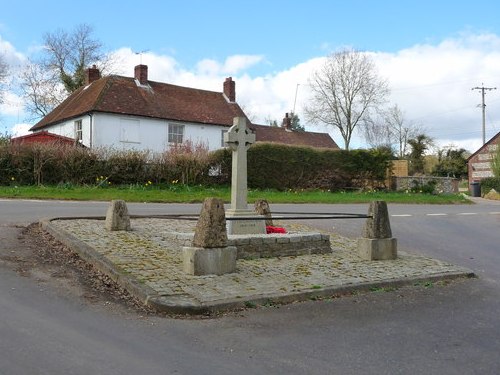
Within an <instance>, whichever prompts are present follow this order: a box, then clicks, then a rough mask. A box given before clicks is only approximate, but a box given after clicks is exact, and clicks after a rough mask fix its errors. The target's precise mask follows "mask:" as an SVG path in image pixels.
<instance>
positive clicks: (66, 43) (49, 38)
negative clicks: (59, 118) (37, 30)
mask: <svg viewBox="0 0 500 375" xmlns="http://www.w3.org/2000/svg"><path fill="white" fill-rule="evenodd" d="M43 39H44V44H45V51H46V59H45V60H44V62H43V64H44V68H45V69H47V70H49V71H53V72H57V73H58V75H59V79H60V81H61V82H62V83H63V84H64V87H65V88H66V90H67V91H68V92H69V93H72V92H73V91H75V90H76V89H78V88H80V87H82V86H83V85H84V84H85V68H87V67H88V66H90V65H91V64H99V63H100V62H101V61H102V60H103V58H104V56H105V55H104V53H103V52H101V50H102V44H101V42H99V41H98V40H96V39H93V38H92V27H90V26H89V25H87V24H81V25H78V26H77V27H76V28H75V29H74V30H73V32H72V33H68V32H67V31H65V30H61V29H59V30H57V31H55V32H53V33H47V34H45V35H44V38H43Z"/></svg>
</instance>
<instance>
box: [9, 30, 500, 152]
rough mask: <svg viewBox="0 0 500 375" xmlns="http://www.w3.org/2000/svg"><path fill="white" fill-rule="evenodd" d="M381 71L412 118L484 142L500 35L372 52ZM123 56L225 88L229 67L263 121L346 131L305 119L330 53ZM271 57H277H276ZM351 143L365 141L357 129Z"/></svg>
mask: <svg viewBox="0 0 500 375" xmlns="http://www.w3.org/2000/svg"><path fill="white" fill-rule="evenodd" d="M2 47H3V48H4V49H6V50H8V51H10V52H9V56H10V57H9V58H10V59H11V60H10V61H12V59H13V60H15V61H17V62H18V63H21V62H22V61H23V60H24V56H23V55H22V54H20V53H18V52H16V51H15V49H14V48H13V47H12V46H11V45H10V43H8V42H6V41H3V40H2V39H0V48H2ZM370 54H371V55H372V57H373V58H374V60H375V62H376V64H377V67H378V69H379V73H380V75H381V76H383V77H387V79H388V81H389V84H390V86H391V89H392V93H391V96H390V101H391V104H398V106H399V107H400V108H401V109H402V110H403V111H404V112H405V118H406V119H407V120H408V121H414V122H416V123H419V124H421V125H422V126H423V127H424V128H426V131H427V133H428V134H429V135H430V136H432V137H434V138H435V139H436V143H438V144H440V145H443V146H445V145H448V144H450V143H454V144H455V145H457V146H458V147H464V148H466V149H468V150H471V151H473V150H475V148H476V147H478V146H480V142H481V110H480V108H478V107H477V105H478V104H479V103H480V102H481V95H480V93H479V92H478V91H473V90H471V88H473V87H476V86H481V85H482V84H483V83H484V85H485V86H487V87H499V89H500V36H499V35H495V34H488V33H483V34H471V33H463V34H460V35H458V36H457V37H454V38H448V39H446V40H443V41H441V42H440V43H438V44H430V43H427V44H418V45H414V46H411V47H409V48H406V49H403V50H400V51H398V52H396V53H384V52H371V53H370ZM114 55H115V56H116V57H118V58H119V61H120V63H119V64H118V65H119V66H118V67H117V69H116V72H117V73H118V74H121V75H125V76H133V73H134V66H135V65H138V64H139V63H143V64H146V65H148V67H149V78H150V79H151V80H154V81H159V82H167V83H172V84H177V85H182V86H188V87H195V88H200V89H205V90H213V91H222V84H223V82H224V79H225V78H226V77H227V76H229V75H231V76H232V77H233V79H234V80H235V81H236V99H237V101H238V102H239V103H240V104H241V105H243V106H244V108H245V110H246V111H248V112H249V114H250V115H251V117H252V119H253V120H254V121H255V122H257V123H265V120H266V119H268V118H271V119H276V120H278V121H280V120H281V119H282V117H283V116H284V114H285V113H286V112H291V111H292V110H293V109H294V106H295V112H296V113H297V114H298V115H299V117H300V118H301V122H302V124H303V125H305V126H306V129H308V130H311V131H328V132H330V133H331V134H332V136H333V138H334V139H335V141H337V142H338V143H339V144H342V143H343V142H342V138H341V137H340V135H339V134H338V133H337V132H336V131H335V130H334V129H327V128H325V127H321V126H313V125H310V124H307V122H306V121H305V118H304V112H303V109H304V106H305V105H306V103H307V101H308V98H309V88H308V85H307V82H308V78H309V77H310V75H311V73H312V72H313V71H314V70H315V69H317V68H318V67H319V66H320V65H321V63H322V62H323V61H324V57H317V58H314V59H310V60H307V61H304V62H302V63H300V64H298V65H296V66H291V67H289V68H288V69H286V70H283V71H279V72H272V73H269V74H266V75H260V76H252V75H251V74H250V72H251V68H252V67H254V66H255V65H258V64H262V63H264V62H266V60H265V56H262V55H243V54H241V55H233V56H228V57H226V58H225V59H224V60H220V61H219V60H215V59H203V60H200V61H199V62H198V63H197V64H196V65H195V67H194V68H187V67H185V66H183V65H182V64H181V62H180V61H178V60H176V59H175V58H174V57H172V56H169V55H163V54H159V53H154V52H143V53H142V54H140V55H138V54H135V53H134V52H133V51H132V50H131V49H130V48H121V49H119V50H116V51H115V52H114ZM271 63H272V62H271ZM9 102H10V105H8V107H6V105H5V104H4V105H3V106H2V107H1V108H0V111H2V113H3V114H7V113H8V114H10V115H15V114H16V112H18V111H19V103H20V100H19V98H16V97H15V95H13V94H9ZM499 103H500V90H497V91H489V92H487V95H486V105H487V107H486V109H487V136H486V137H487V139H488V138H490V137H491V136H493V135H494V134H496V133H497V132H498V131H500V106H499V105H498V104H499ZM353 146H354V147H360V146H364V141H363V139H362V138H361V137H360V136H358V135H356V136H355V137H354V138H353Z"/></svg>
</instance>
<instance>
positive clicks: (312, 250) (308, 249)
mask: <svg viewBox="0 0 500 375" xmlns="http://www.w3.org/2000/svg"><path fill="white" fill-rule="evenodd" d="M193 236H194V234H193V233H169V234H168V237H169V240H170V241H172V243H175V244H176V245H178V246H179V247H180V248H182V247H184V246H191V243H192V241H193ZM227 245H228V246H236V248H237V250H238V255H237V259H248V258H273V257H285V256H298V255H310V254H327V253H330V252H331V251H332V249H331V245H330V236H329V235H326V234H321V233H309V232H304V233H287V234H252V235H229V236H228V241H227Z"/></svg>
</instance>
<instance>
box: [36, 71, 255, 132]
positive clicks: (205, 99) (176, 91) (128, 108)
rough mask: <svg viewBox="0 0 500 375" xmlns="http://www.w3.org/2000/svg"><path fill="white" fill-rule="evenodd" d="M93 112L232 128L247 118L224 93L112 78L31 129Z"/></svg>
mask: <svg viewBox="0 0 500 375" xmlns="http://www.w3.org/2000/svg"><path fill="white" fill-rule="evenodd" d="M90 112H106V113H115V114H123V115H135V116H143V117H151V118H159V119H165V120H176V121H183V122H194V123H202V124H216V125H223V126H232V125H233V118H234V117H237V116H239V117H246V116H245V114H244V112H243V111H242V110H241V108H240V106H239V105H238V104H237V103H235V102H229V101H228V99H227V98H226V97H225V95H224V94H223V93H222V92H215V91H206V90H199V89H193V88H189V87H182V86H176V85H171V84H166V83H160V82H153V81H148V85H144V86H138V85H137V84H136V81H135V79H134V78H128V77H121V76H108V77H104V78H101V79H98V80H97V81H94V82H92V83H91V84H89V85H87V86H85V87H82V88H80V89H78V90H77V91H75V92H74V93H73V94H71V95H70V96H69V97H68V98H67V99H66V100H65V101H64V102H63V103H61V104H60V105H59V106H57V107H56V108H55V109H54V110H53V111H52V112H51V113H49V114H48V115H47V116H45V117H44V118H43V119H42V120H40V121H39V122H38V123H37V124H35V125H34V126H33V127H32V128H31V129H30V130H38V129H42V128H44V127H46V126H49V125H53V124H57V123H59V122H63V121H66V120H68V119H71V118H74V117H78V116H81V115H84V114H87V113H90Z"/></svg>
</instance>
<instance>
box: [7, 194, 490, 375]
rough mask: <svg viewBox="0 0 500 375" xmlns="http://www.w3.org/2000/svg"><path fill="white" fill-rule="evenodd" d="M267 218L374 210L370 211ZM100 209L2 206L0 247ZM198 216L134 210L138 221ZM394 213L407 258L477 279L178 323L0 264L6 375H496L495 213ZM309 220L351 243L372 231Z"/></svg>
mask: <svg viewBox="0 0 500 375" xmlns="http://www.w3.org/2000/svg"><path fill="white" fill-rule="evenodd" d="M271 209H273V210H274V211H281V210H283V211H284V210H288V211H301V212H306V211H308V212H358V213H366V210H367V205H342V206H340V205H339V206H331V205H329V206H325V205H286V206H281V205H276V206H273V207H271ZM105 210H106V204H105V203H90V202H87V203H81V202H37V201H9V200H2V201H0V234H1V237H0V241H1V242H0V244H1V250H2V251H4V252H8V251H9V250H10V251H13V252H15V251H16V249H19V247H20V246H22V245H23V244H22V243H19V241H18V239H17V235H18V234H19V232H20V230H21V229H20V228H18V226H23V225H26V224H28V223H30V222H33V221H36V220H38V219H39V218H41V217H46V216H75V215H79V216H88V215H104V213H105ZM198 210H199V205H156V204H152V205H150V204H130V205H129V211H130V212H131V213H132V214H145V213H152V214H161V213H178V212H190V213H196V212H197V211H198ZM389 211H390V214H391V215H392V216H391V224H392V229H393V234H394V235H395V236H396V237H397V238H398V240H399V244H400V248H402V249H404V250H410V251H416V252H420V253H425V254H427V255H431V256H434V257H438V258H440V259H444V260H448V261H451V262H454V263H456V264H459V265H462V266H465V267H469V268H472V269H473V270H475V271H476V272H477V274H478V275H479V278H478V279H473V280H464V281H458V282H454V283H452V284H450V285H446V286H442V285H429V286H427V287H424V286H422V287H415V288H403V289H399V290H396V291H392V292H377V293H368V294H360V295H354V296H349V297H343V298H339V299H332V300H324V301H311V302H306V303H297V304H292V305H287V306H281V307H279V308H277V307H267V308H259V309H250V310H247V311H244V312H241V313H234V314H228V315H226V316H221V317H218V318H214V319H173V318H164V317H142V316H140V315H139V314H137V313H136V312H130V311H127V310H111V309H108V308H107V307H106V306H102V305H99V304H97V305H96V304H92V303H88V302H86V301H84V300H83V299H82V298H78V297H75V296H74V295H73V294H72V293H69V292H68V293H65V292H64V288H62V289H61V288H51V287H50V284H47V283H44V282H41V281H40V280H38V279H37V278H36V277H35V276H31V277H22V276H20V275H19V274H18V273H16V272H14V271H13V270H12V269H11V266H9V264H8V263H3V262H1V261H0V374H1V375H3V374H8V375H11V374H12V375H14V374H23V375H27V374H51V375H53V374H235V373H238V374H499V373H500V358H499V356H498V353H500V273H499V270H498V269H499V266H500V255H499V254H500V235H499V229H500V214H499V212H500V205H499V204H495V203H481V204H476V205H459V206H429V205H418V206H416V205H390V206H389ZM438 214H439V215H438ZM408 215H411V216H408ZM308 223H309V224H311V225H314V226H317V227H318V228H321V227H322V228H328V229H331V227H332V226H333V227H335V230H336V231H338V232H339V233H341V234H345V235H352V236H356V235H357V233H359V231H360V230H361V226H362V224H363V221H362V220H344V221H340V220H339V221H333V220H316V221H309V222H308Z"/></svg>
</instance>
